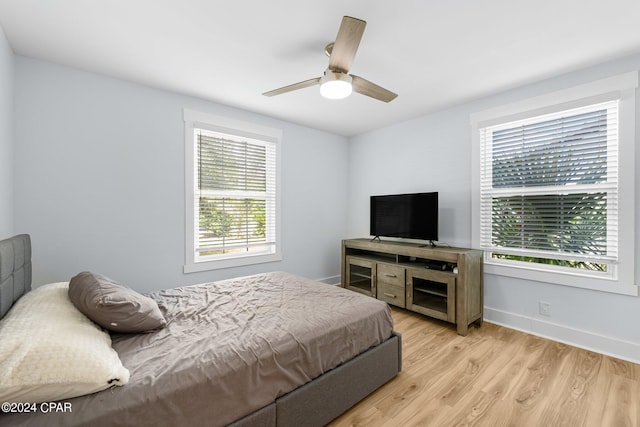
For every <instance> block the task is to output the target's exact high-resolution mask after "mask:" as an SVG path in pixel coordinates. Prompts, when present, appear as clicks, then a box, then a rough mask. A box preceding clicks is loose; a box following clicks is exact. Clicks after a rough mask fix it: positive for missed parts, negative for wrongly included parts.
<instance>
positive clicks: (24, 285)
mask: <svg viewBox="0 0 640 427" xmlns="http://www.w3.org/2000/svg"><path fill="white" fill-rule="evenodd" d="M30 290H31V238H30V237H29V235H28V234H20V235H18V236H14V237H11V238H9V239H5V240H0V319H1V318H2V317H3V316H4V315H5V314H6V313H7V311H9V309H10V308H11V306H12V305H13V303H14V302H15V301H16V300H17V299H18V298H20V297H21V296H22V295H24V294H25V293H27V292H29V291H30Z"/></svg>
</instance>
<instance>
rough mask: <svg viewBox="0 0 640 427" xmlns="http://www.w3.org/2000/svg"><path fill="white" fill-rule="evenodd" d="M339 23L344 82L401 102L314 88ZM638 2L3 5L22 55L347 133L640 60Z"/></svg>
mask: <svg viewBox="0 0 640 427" xmlns="http://www.w3.org/2000/svg"><path fill="white" fill-rule="evenodd" d="M343 15H350V16H353V17H356V18H359V19H363V20H365V21H367V27H366V30H365V32H364V36H363V38H362V42H361V44H360V48H359V50H358V53H357V55H356V57H355V60H354V63H353V66H352V68H351V72H353V73H354V74H358V75H360V76H362V77H364V78H366V79H368V80H371V81H373V82H374V83H377V84H379V85H381V86H384V87H386V88H388V89H390V90H392V91H394V92H396V93H398V94H399V96H398V98H397V99H395V100H394V101H392V102H391V103H389V104H385V103H383V102H380V101H376V100H374V99H371V98H368V97H365V96H362V95H359V94H353V95H352V96H351V97H349V98H347V99H344V100H339V101H330V100H326V99H323V98H322V97H320V94H319V92H318V88H317V87H311V88H306V89H302V90H300V91H297V92H292V93H288V94H284V95H280V96H277V97H273V98H268V97H265V96H262V95H261V94H262V93H263V92H266V91H268V90H271V89H275V88H278V87H281V86H285V85H288V84H291V83H295V82H298V81H301V80H306V79H309V78H312V77H319V76H320V75H322V72H323V71H324V69H325V68H326V66H327V63H328V60H327V58H326V57H325V55H324V53H323V50H324V46H325V45H326V44H327V43H329V42H331V41H333V40H334V38H335V36H336V33H337V31H338V27H339V25H340V21H341V19H342V16H343ZM639 16H640V1H639V0H607V1H603V0H519V1H514V0H402V1H395V2H392V1H389V0H323V1H315V2H310V1H301V0H271V1H264V0H235V1H228V0H227V1H221V0H106V1H105V0H102V1H100V0H47V1H42V0H0V25H1V26H2V28H3V29H4V32H5V34H6V36H7V39H8V40H9V43H10V44H11V47H12V48H13V50H14V52H15V53H17V54H20V55H24V56H28V57H33V58H38V59H42V60H46V61H51V62H55V63H59V64H63V65H67V66H70V67H75V68H79V69H83V70H87V71H91V72H95V73H99V74H104V75H108V76H113V77H116V78H120V79H124V80H128V81H132V82H137V83H141V84H144V85H148V86H152V87H157V88H161V89H166V90H170V91H175V92H179V93H183V94H187V95H193V96H196V97H200V98H204V99H208V100H211V101H215V102H219V103H222V104H226V105H230V106H234V107H239V108H242V109H245V110H249V111H254V112H258V113H262V114H265V115H269V116H273V117H277V118H280V119H284V120H288V121H291V122H294V123H299V124H302V125H305V126H309V127H313V128H317V129H323V130H326V131H329V132H333V133H336V134H340V135H347V136H350V135H355V134H359V133H362V132H366V131H369V130H372V129H376V128H380V127H383V126H387V125H390V124H393V123H397V122H401V121H404V120H408V119H411V118H414V117H417V116H421V115H424V114H427V113H429V112H432V111H436V110H439V109H442V108H446V107H449V106H452V105H455V104H458V103H462V102H465V101H469V100H472V99H476V98H479V97H482V96H486V95H489V94H492V93H496V92H499V91H502V90H505V89H509V88H512V87H516V86H519V85H523V84H527V83H531V82H535V81H538V80H541V79H544V78H548V77H551V76H555V75H559V74H563V73H566V72H568V71H572V70H576V69H579V68H583V67H586V66H589V65H593V64H596V63H599V62H602V61H606V60H609V59H614V58H618V57H621V56H625V55H628V54H632V53H637V52H640V26H639V25H638V22H639V21H638V17H639Z"/></svg>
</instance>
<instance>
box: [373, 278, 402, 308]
mask: <svg viewBox="0 0 640 427" xmlns="http://www.w3.org/2000/svg"><path fill="white" fill-rule="evenodd" d="M378 299H379V300H381V301H384V302H386V303H387V304H391V305H395V306H398V307H404V306H405V292H404V286H402V287H400V286H394V285H390V284H388V283H378Z"/></svg>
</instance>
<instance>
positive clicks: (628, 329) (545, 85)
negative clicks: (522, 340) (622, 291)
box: [348, 55, 640, 361]
mask: <svg viewBox="0 0 640 427" xmlns="http://www.w3.org/2000/svg"><path fill="white" fill-rule="evenodd" d="M637 69H640V55H638V56H633V57H628V58H625V59H621V60H617V61H613V62H609V63H606V64H602V65H600V66H597V67H593V68H590V69H586V70H582V71H580V72H576V73H572V74H567V75H564V76H561V77H558V78H555V79H551V80H547V81H544V82H541V83H538V84H534V85H529V86H525V87H521V88H518V89H515V90H511V91H508V92H505V93H502V94H499V95H495V96H491V97H487V98H484V99H481V100H478V101H475V102H471V103H468V104H464V105H460V106H458V107H456V108H452V109H448V110H445V111H441V112H438V113H434V114H431V115H428V116H425V117H421V118H418V119H415V120H411V121H408V122H405V123H401V124H398V125H395V126H391V127H388V128H385V129H382V130H378V131H374V132H370V133H367V134H363V135H359V136H357V137H355V138H352V140H351V142H350V145H349V160H350V162H349V167H350V173H349V186H350V189H349V209H348V215H349V221H348V233H349V235H350V236H354V237H355V236H366V235H368V225H369V218H368V214H369V205H368V198H369V196H370V195H371V194H384V193H398V192H411V191H438V192H439V193H440V194H439V198H440V217H441V220H440V240H441V241H443V242H447V243H449V244H451V245H455V246H467V247H468V246H469V245H470V244H471V192H472V191H475V189H472V188H471V129H470V114H471V113H473V112H477V111H481V110H483V109H487V108H491V107H495V106H499V105H504V104H507V103H509V102H513V101H517V100H522V99H526V98H529V97H532V96H536V95H541V94H544V93H547V92H551V91H554V90H560V89H563V88H567V87H571V86H574V85H578V84H581V83H586V82H588V81H592V80H597V79H599V78H604V77H608V76H612V75H616V74H620V73H623V72H627V71H631V70H637ZM637 110H638V111H637V113H640V108H637ZM638 115H639V116H640V114H638ZM636 123H640V119H637V120H636ZM638 140H640V129H638V130H637V131H636V224H638V221H637V219H638V212H640V209H639V208H638V206H639V205H640V180H639V179H638V172H637V170H638V167H639V166H640V148H638V145H639V144H638ZM623 232H624V230H623ZM639 235H640V226H638V225H636V249H635V251H636V266H635V268H636V284H638V283H640V280H638V276H639V272H640V261H638V259H640V244H639V243H638V242H639V241H640V239H639V238H638V236H639ZM540 300H543V301H546V302H549V303H550V304H551V312H552V315H551V317H543V316H540V315H539V314H538V302H539V301H540ZM484 304H485V318H486V319H489V320H493V321H496V322H499V323H503V324H506V325H509V326H512V327H515V328H518V329H523V330H527V331H531V332H534V333H536V334H539V335H544V336H549V337H552V338H555V339H558V340H560V341H565V342H570V343H574V344H577V345H580V346H583V347H587V348H594V349H596V350H597V351H600V352H604V353H611V354H615V355H618V356H621V357H624V358H627V359H632V360H635V361H640V328H638V324H639V323H640V297H630V296H622V295H616V294H611V293H606V292H597V291H590V290H585V289H581V288H571V287H566V286H559V285H553V284H548V283H540V282H533V281H527V280H517V279H513V278H509V277H502V276H492V275H485V301H484Z"/></svg>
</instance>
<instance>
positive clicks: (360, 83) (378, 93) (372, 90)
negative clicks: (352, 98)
mask: <svg viewBox="0 0 640 427" xmlns="http://www.w3.org/2000/svg"><path fill="white" fill-rule="evenodd" d="M351 78H352V82H351V84H352V86H353V91H354V92H358V93H360V94H362V95H366V96H370V97H371V98H375V99H378V100H380V101H383V102H390V101H393V100H394V99H395V98H396V97H397V96H398V94H397V93H393V92H391V91H390V90H387V89H385V88H383V87H381V86H378V85H377V84H375V83H371V82H370V81H369V80H367V79H363V78H362V77H358V76H356V75H353V74H351Z"/></svg>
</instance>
